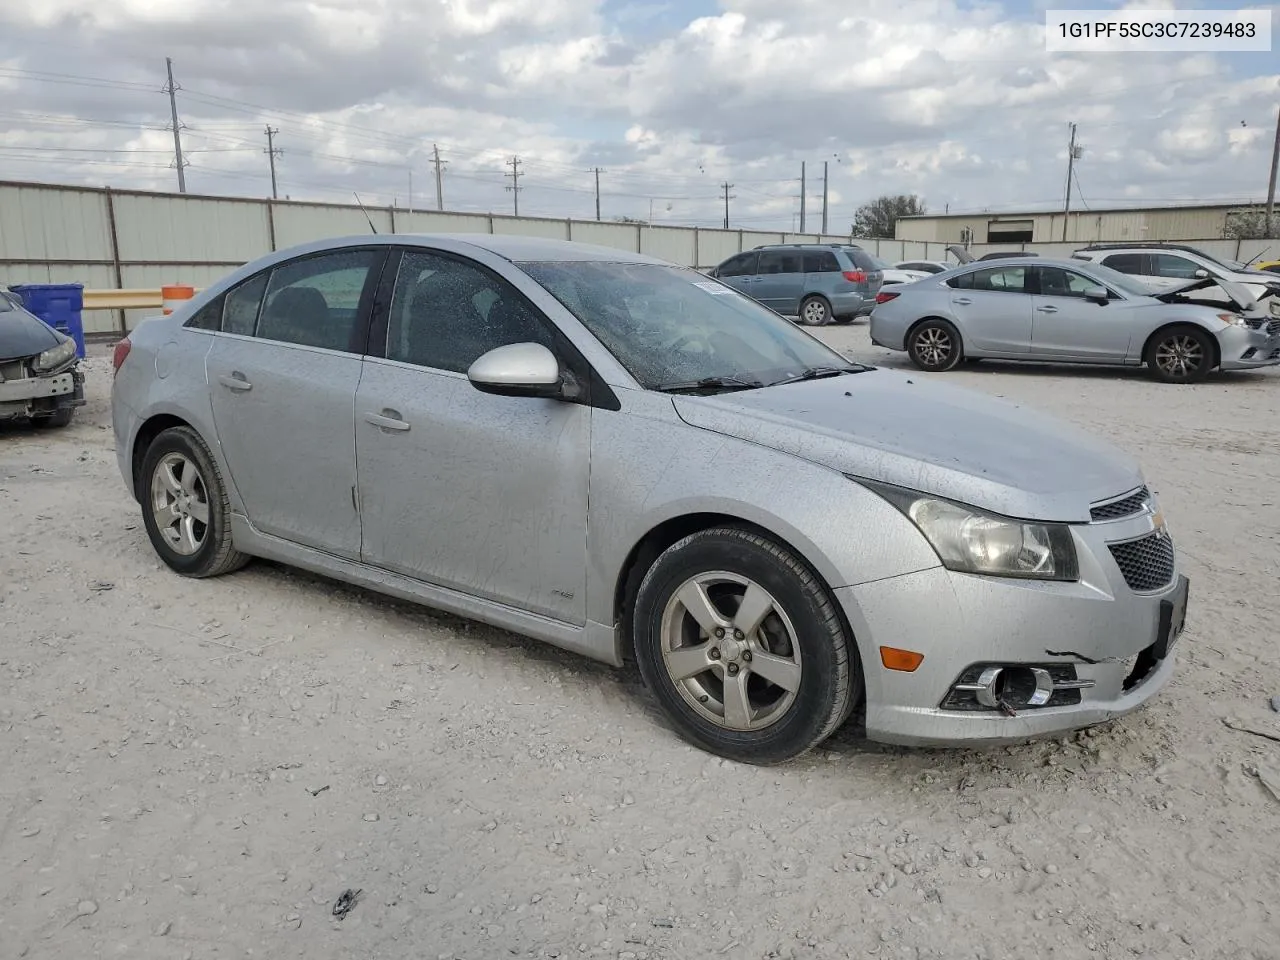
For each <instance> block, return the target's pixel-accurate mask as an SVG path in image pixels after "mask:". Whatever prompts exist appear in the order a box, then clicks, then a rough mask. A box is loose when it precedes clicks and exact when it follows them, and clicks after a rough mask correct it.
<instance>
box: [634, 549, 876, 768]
mask: <svg viewBox="0 0 1280 960" xmlns="http://www.w3.org/2000/svg"><path fill="white" fill-rule="evenodd" d="M748 596H750V597H751V598H752V600H751V604H752V609H753V610H754V611H755V614H754V615H753V616H752V617H750V618H749V619H754V621H755V625H754V626H752V625H751V624H749V623H740V624H738V625H739V626H741V627H745V628H746V629H744V630H742V631H741V632H738V631H737V630H735V626H734V616H735V615H736V612H737V611H738V609H740V607H739V605H740V604H741V603H742V601H743V600H745V599H746V598H747V597H748ZM686 599H691V603H690V605H689V606H686V603H685V600H686ZM701 600H706V601H707V602H708V603H709V604H710V606H707V605H705V604H702V603H700V602H699V601H701ZM691 608H696V609H698V610H699V614H698V616H699V617H700V618H701V623H703V624H705V623H708V622H710V623H711V624H714V626H712V627H711V628H710V629H705V628H704V627H703V626H700V621H699V619H696V618H695V616H694V614H692V613H690V609H691ZM761 610H764V611H765V612H764V613H763V614H761V613H760V612H759V611H761ZM729 611H733V614H730V613H729ZM632 616H633V620H632V635H633V636H634V637H635V647H636V659H637V661H638V662H639V666H640V673H641V676H642V677H643V678H644V682H645V685H646V686H647V687H648V688H649V690H650V691H651V692H652V693H653V695H654V696H655V698H656V699H657V701H658V703H659V705H660V706H661V707H662V710H663V712H664V713H665V714H666V716H667V718H668V720H669V721H670V722H671V724H672V726H673V727H674V728H675V729H676V731H677V732H678V733H679V734H680V735H681V736H682V737H684V738H685V739H686V740H688V741H689V742H691V743H693V744H695V745H696V746H699V747H701V748H702V749H704V750H706V751H708V752H709V753H713V754H715V755H717V756H721V757H726V758H728V759H730V760H737V761H741V762H745V763H753V764H761V765H768V764H775V763H782V762H785V761H787V760H791V759H793V758H795V757H798V756H800V755H801V754H803V753H805V752H806V751H808V750H811V749H812V748H813V747H815V746H817V745H818V744H819V743H821V742H822V741H823V740H825V739H826V738H827V737H828V736H830V735H831V734H832V733H833V732H834V731H835V730H836V729H837V728H838V727H839V726H840V725H841V724H842V723H843V722H844V721H845V720H846V719H847V718H848V717H849V714H850V713H851V712H852V710H853V707H854V699H855V696H856V693H857V691H858V690H859V689H860V688H861V685H860V682H859V674H858V670H859V661H858V659H857V654H856V651H855V649H854V645H853V641H852V639H851V638H850V637H849V636H848V635H847V633H846V630H845V627H844V624H843V621H842V620H841V618H840V615H839V613H838V612H837V609H836V606H835V603H834V601H833V600H832V598H831V597H830V595H829V594H828V592H827V590H826V588H825V587H824V586H823V584H822V583H821V581H820V580H819V579H818V577H817V575H816V574H815V573H814V572H813V571H812V570H811V569H810V568H809V566H808V565H807V564H805V563H804V561H803V560H801V559H800V558H799V557H797V556H795V555H794V554H793V553H791V552H790V551H789V550H788V549H786V548H785V547H782V546H780V545H779V544H777V543H775V542H774V541H772V540H771V539H769V538H768V537H766V536H762V535H760V534H757V533H753V532H751V531H748V530H744V529H741V528H738V527H716V528H713V529H710V530H703V531H700V532H698V533H694V534H690V535H689V536H687V537H685V538H684V539H683V540H680V541H679V542H678V543H675V544H674V545H672V546H671V547H669V548H668V549H667V550H666V551H664V552H663V553H662V554H661V555H660V556H659V557H658V559H657V560H655V561H654V563H653V566H651V567H650V568H649V570H648V571H647V572H646V573H645V576H644V579H643V580H642V581H641V583H640V587H639V589H638V590H637V593H636V602H635V606H634V609H633V613H632ZM717 630H722V631H726V632H725V633H724V636H723V637H722V638H717V637H716V636H715V632H716V631H717ZM735 633H736V634H737V637H735ZM682 651H687V652H683V653H682ZM770 651H772V652H771V653H770ZM766 655H768V657H769V659H768V660H767V661H766V659H765V657H766ZM766 662H767V663H768V664H769V670H768V671H767V673H769V674H771V676H769V677H766V675H765V673H766V671H764V670H762V669H761V667H762V665H763V664H765V663H766ZM687 671H693V672H692V673H689V672H687ZM731 671H732V673H731ZM731 676H732V677H736V679H735V680H733V681H732V684H733V685H732V687H729V686H727V685H726V681H729V680H730V678H731ZM774 681H781V683H780V684H779V683H775V682H774ZM730 689H732V690H736V691H738V692H739V693H741V694H742V695H743V697H742V699H738V698H730V697H727V696H726V691H728V690H730ZM733 704H738V705H739V707H738V709H736V710H735V709H734V707H733V706H732V705H733Z"/></svg>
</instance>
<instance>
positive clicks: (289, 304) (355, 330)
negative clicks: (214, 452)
mask: <svg viewBox="0 0 1280 960" xmlns="http://www.w3.org/2000/svg"><path fill="white" fill-rule="evenodd" d="M384 258H385V250H384V249H364V250H343V251H339V252H329V253H324V254H320V255H316V256H310V257H305V258H301V259H298V260H292V261H287V262H285V263H282V264H278V265H277V266H276V267H274V268H273V269H272V270H269V271H266V272H264V273H261V274H258V275H257V276H255V277H252V278H250V279H248V280H246V281H244V282H243V283H242V284H240V285H239V286H238V287H236V288H235V289H233V290H232V291H230V292H229V293H228V294H227V296H226V299H225V301H224V307H223V317H222V324H221V328H220V333H218V334H217V335H216V336H215V343H214V345H213V348H212V349H211V350H210V351H209V354H208V356H207V358H206V360H205V364H206V371H207V374H208V379H209V391H210V398H211V401H212V407H213V418H214V423H215V426H216V428H217V431H218V443H219V446H220V447H221V449H222V454H223V456H224V458H225V459H226V462H227V466H228V467H229V468H230V472H231V477H230V478H229V479H230V482H231V483H232V484H233V485H234V487H235V489H236V492H237V493H238V494H239V495H240V499H241V500H242V501H243V503H244V507H245V512H246V514H247V515H248V519H249V521H250V522H251V523H252V524H253V525H254V527H256V528H257V529H258V530H260V531H261V532H263V533H267V534H271V535H273V536H277V537H282V538H284V539H286V540H290V541H292V542H294V543H299V544H303V545H305V546H310V547H316V548H318V549H321V550H325V551H327V552H330V553H334V554H337V555H339V556H344V557H349V558H353V559H354V558H357V557H358V556H359V553H360V516H359V513H358V512H357V510H356V501H355V485H356V451H355V422H354V417H353V415H352V402H353V400H354V398H355V393H356V386H357V384H358V383H359V382H360V373H361V368H362V359H361V355H360V354H361V351H360V338H361V336H362V333H363V330H364V329H365V326H364V324H365V320H366V318H367V314H368V307H369V304H370V302H371V300H372V291H373V289H374V287H375V286H376V284H377V281H378V274H379V269H380V267H381V264H382V261H383V259H384ZM264 294H265V295H264Z"/></svg>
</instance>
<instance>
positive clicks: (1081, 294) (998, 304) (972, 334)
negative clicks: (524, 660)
mask: <svg viewBox="0 0 1280 960" xmlns="http://www.w3.org/2000/svg"><path fill="white" fill-rule="evenodd" d="M1213 286H1216V287H1218V288H1220V289H1218V290H1214V291H1213V292H1212V295H1209V293H1208V288H1210V287H1213ZM871 340H872V342H873V343H875V344H877V345H879V346H882V347H887V348H888V349H890V350H904V351H906V353H907V355H908V356H909V357H910V358H911V361H912V363H914V364H915V365H916V366H917V367H919V368H920V369H922V370H928V371H940V370H950V369H952V368H953V367H955V366H957V365H958V364H960V363H961V362H963V361H965V360H980V359H984V358H990V359H1000V360H1035V361H1040V362H1053V363H1094V364H1116V365H1127V366H1139V365H1142V364H1144V363H1145V364H1146V365H1147V366H1148V368H1149V369H1150V370H1151V372H1152V374H1153V375H1154V376H1155V377H1156V378H1157V379H1159V380H1163V381H1166V382H1170V383H1194V382H1196V381H1198V380H1202V379H1203V378H1204V377H1205V376H1206V375H1208V373H1209V372H1210V371H1212V370H1213V369H1215V368H1216V369H1219V370H1249V369H1253V368H1256V367H1267V366H1274V365H1276V364H1280V319H1277V318H1276V317H1274V316H1273V315H1272V314H1271V313H1270V312H1268V311H1267V310H1265V309H1264V308H1263V306H1262V305H1261V304H1260V303H1259V302H1258V301H1257V300H1255V299H1254V297H1253V295H1252V294H1251V293H1250V292H1249V290H1247V289H1245V288H1244V287H1242V286H1241V285H1239V284H1236V283H1230V282H1225V281H1217V280H1215V279H1213V278H1203V279H1199V280H1192V281H1189V282H1187V283H1185V284H1182V285H1180V286H1178V287H1176V288H1173V289H1170V290H1166V291H1163V292H1161V293H1159V294H1152V293H1151V290H1150V288H1149V287H1147V286H1145V285H1144V284H1142V283H1140V282H1139V281H1137V280H1135V279H1133V278H1132V277H1129V276H1126V275H1125V274H1123V273H1118V272H1116V271H1115V270H1112V269H1110V268H1109V267H1104V266H1101V265H1098V264H1092V263H1087V262H1084V261H1081V260H1074V259H1072V260H1045V259H1038V258H1037V259H1036V260H1035V261H1034V262H1028V261H1025V260H1005V261H998V262H995V263H992V262H990V261H987V262H976V263H970V264H966V265H965V266H963V267H960V268H959V269H956V270H950V271H948V272H946V273H943V274H938V275H937V276H934V277H929V278H928V279H925V280H920V281H917V282H915V283H911V284H906V285H903V286H897V287H894V288H893V290H892V291H889V290H882V291H881V293H880V294H879V295H878V296H877V298H876V306H875V307H874V309H873V310H872V313H871Z"/></svg>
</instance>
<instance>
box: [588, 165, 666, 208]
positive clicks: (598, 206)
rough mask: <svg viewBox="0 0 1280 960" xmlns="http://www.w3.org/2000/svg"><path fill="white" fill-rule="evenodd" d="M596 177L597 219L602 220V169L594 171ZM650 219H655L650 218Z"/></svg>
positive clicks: (597, 168)
mask: <svg viewBox="0 0 1280 960" xmlns="http://www.w3.org/2000/svg"><path fill="white" fill-rule="evenodd" d="M593 172H594V173H595V175H596V219H597V220H599V219H600V172H601V171H600V168H599V167H596V168H595V170H594V171H593ZM649 219H651V220H652V219H653V218H652V217H650V218H649Z"/></svg>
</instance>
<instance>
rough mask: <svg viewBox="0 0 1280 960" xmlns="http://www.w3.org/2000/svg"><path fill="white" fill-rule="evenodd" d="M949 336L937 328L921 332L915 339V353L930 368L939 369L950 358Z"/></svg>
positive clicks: (929, 328)
mask: <svg viewBox="0 0 1280 960" xmlns="http://www.w3.org/2000/svg"><path fill="white" fill-rule="evenodd" d="M951 347H952V345H951V336H950V334H948V333H947V331H945V330H943V329H941V328H939V327H928V328H926V329H924V330H921V331H920V333H919V335H918V336H917V337H916V353H917V355H918V356H919V357H920V360H921V361H922V362H923V363H924V364H926V365H927V366H930V367H940V366H942V365H943V364H945V363H946V362H947V360H948V359H950V357H951Z"/></svg>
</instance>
